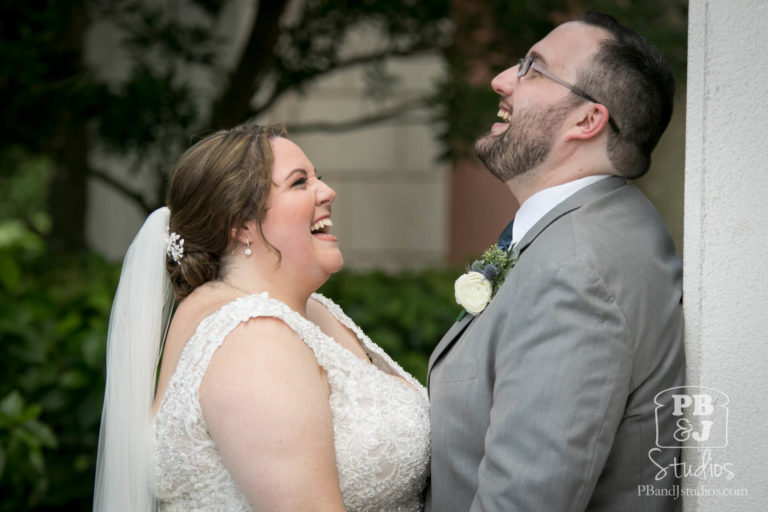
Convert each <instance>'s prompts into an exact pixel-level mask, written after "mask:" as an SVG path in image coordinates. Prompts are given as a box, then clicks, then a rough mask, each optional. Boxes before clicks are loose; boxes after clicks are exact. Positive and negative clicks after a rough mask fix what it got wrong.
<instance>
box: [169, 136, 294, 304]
mask: <svg viewBox="0 0 768 512" xmlns="http://www.w3.org/2000/svg"><path fill="white" fill-rule="evenodd" d="M285 135H286V131H285V128H284V127H283V126H282V125H268V126H259V125H256V124H243V125H240V126H236V127H234V128H232V129H230V130H222V131H219V132H216V133H214V134H212V135H209V136H208V137H206V138H204V139H203V140H201V141H199V142H198V143H196V144H195V145H194V146H192V147H191V148H189V149H188V150H187V151H186V152H185V153H184V154H183V155H181V158H179V161H178V162H177V163H176V166H175V167H174V169H173V172H172V173H171V180H170V184H169V185H168V194H167V197H166V204H167V205H168V208H169V209H170V211H171V215H170V220H169V226H168V228H169V230H170V231H173V232H175V233H178V234H179V235H180V236H181V237H182V238H183V239H184V257H183V258H182V259H181V261H180V262H179V263H176V262H175V261H174V260H173V259H172V258H171V257H168V258H166V263H165V266H166V269H167V271H168V275H169V276H170V279H171V283H172V284H173V292H174V295H175V296H176V299H177V300H181V299H183V298H184V297H186V296H187V295H189V294H190V293H192V291H193V290H194V289H195V288H197V287H198V286H200V285H202V284H204V283H206V282H208V281H211V280H213V279H216V278H217V277H218V276H219V271H220V268H221V260H222V258H223V257H224V256H225V255H226V253H227V250H228V248H229V247H230V242H231V240H230V232H231V231H232V228H239V227H241V226H242V225H243V223H245V222H248V221H254V220H255V221H257V222H258V223H259V235H260V236H261V238H262V240H263V241H264V242H265V243H266V244H267V245H269V242H268V241H267V240H266V238H264V233H263V231H262V230H261V223H262V221H263V220H264V217H265V215H266V211H267V208H266V205H267V198H268V197H269V191H270V188H271V183H272V164H273V160H274V157H273V154H272V146H271V145H270V143H269V141H270V139H272V138H275V137H285ZM270 247H271V246H270Z"/></svg>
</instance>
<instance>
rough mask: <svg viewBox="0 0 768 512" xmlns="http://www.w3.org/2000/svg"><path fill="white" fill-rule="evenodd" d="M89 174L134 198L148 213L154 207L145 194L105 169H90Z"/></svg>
mask: <svg viewBox="0 0 768 512" xmlns="http://www.w3.org/2000/svg"><path fill="white" fill-rule="evenodd" d="M88 175H89V176H91V177H93V178H96V179H98V180H99V181H101V182H102V183H104V184H105V185H107V186H108V187H110V188H112V189H114V190H116V191H117V192H119V193H120V194H122V195H124V196H126V197H127V198H129V199H132V200H133V201H135V202H136V203H137V204H138V205H139V206H141V207H142V208H143V209H144V211H146V212H147V213H150V212H151V211H152V210H153V209H154V208H153V206H152V205H150V204H149V203H148V202H147V200H146V199H144V196H143V195H141V194H140V193H138V192H136V191H135V190H131V189H130V188H128V187H127V186H125V185H123V184H122V183H120V182H119V181H118V180H116V179H115V178H113V177H112V176H110V175H109V174H107V173H106V172H104V171H101V170H98V169H93V168H91V169H89V171H88Z"/></svg>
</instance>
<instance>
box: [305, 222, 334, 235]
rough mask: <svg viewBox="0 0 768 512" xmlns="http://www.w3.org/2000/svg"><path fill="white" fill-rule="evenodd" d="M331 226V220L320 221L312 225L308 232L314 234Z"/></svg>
mask: <svg viewBox="0 0 768 512" xmlns="http://www.w3.org/2000/svg"><path fill="white" fill-rule="evenodd" d="M331 226H333V222H331V219H322V220H319V221H317V222H315V223H314V224H312V226H311V227H310V228H309V230H310V231H312V232H313V233H314V232H315V231H319V230H321V229H323V228H325V227H331Z"/></svg>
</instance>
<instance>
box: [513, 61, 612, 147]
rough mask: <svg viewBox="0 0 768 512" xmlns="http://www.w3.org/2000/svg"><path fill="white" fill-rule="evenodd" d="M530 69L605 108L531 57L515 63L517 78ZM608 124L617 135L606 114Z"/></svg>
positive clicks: (610, 118) (609, 115) (609, 116)
mask: <svg viewBox="0 0 768 512" xmlns="http://www.w3.org/2000/svg"><path fill="white" fill-rule="evenodd" d="M531 68H533V69H535V70H536V71H538V72H539V73H541V74H542V75H544V76H545V77H547V78H549V79H550V80H552V81H554V82H557V83H558V84H560V85H562V86H563V87H567V88H568V89H570V90H571V92H573V93H574V94H577V95H579V96H581V97H582V98H584V99H585V100H587V101H591V102H592V103H599V104H600V105H603V106H605V103H603V102H602V101H597V100H596V99H595V98H593V97H592V96H591V95H589V94H587V93H586V92H584V91H582V90H581V89H579V88H578V87H576V86H575V85H573V84H569V83H568V82H566V81H565V80H563V79H562V78H560V77H559V76H557V75H555V74H553V73H552V72H550V71H548V70H546V69H545V68H543V67H541V66H539V65H538V64H537V63H536V62H535V61H534V60H533V57H531V56H530V55H528V56H527V57H523V58H522V59H520V60H519V61H517V76H518V77H519V78H522V77H524V76H525V75H527V74H528V72H529V71H530V70H531ZM608 124H609V125H611V129H612V130H613V131H614V132H616V133H619V131H620V130H619V126H618V125H617V124H616V121H614V120H613V117H611V113H610V112H609V113H608Z"/></svg>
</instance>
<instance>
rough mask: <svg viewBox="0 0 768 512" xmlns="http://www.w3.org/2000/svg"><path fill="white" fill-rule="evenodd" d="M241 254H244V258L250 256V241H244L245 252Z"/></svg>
mask: <svg viewBox="0 0 768 512" xmlns="http://www.w3.org/2000/svg"><path fill="white" fill-rule="evenodd" d="M243 252H244V253H245V255H246V256H250V255H251V254H252V251H251V241H250V240H246V241H245V251H243Z"/></svg>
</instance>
